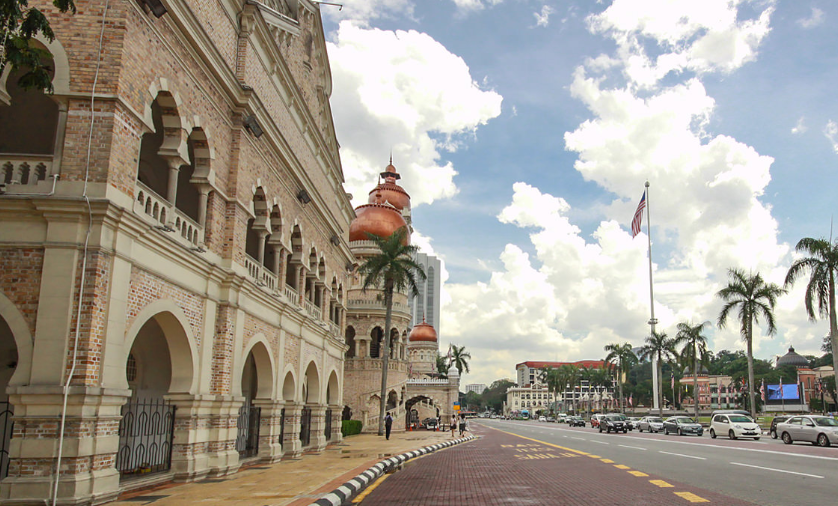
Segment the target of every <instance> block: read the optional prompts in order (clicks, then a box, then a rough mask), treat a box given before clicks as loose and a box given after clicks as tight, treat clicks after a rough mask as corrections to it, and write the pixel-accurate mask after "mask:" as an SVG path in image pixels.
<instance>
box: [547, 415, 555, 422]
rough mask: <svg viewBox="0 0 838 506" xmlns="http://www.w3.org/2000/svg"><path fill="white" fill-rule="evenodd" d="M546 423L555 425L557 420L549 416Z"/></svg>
mask: <svg viewBox="0 0 838 506" xmlns="http://www.w3.org/2000/svg"><path fill="white" fill-rule="evenodd" d="M546 421H548V422H553V423H555V422H556V419H555V418H553V417H552V416H548V417H547V420H546Z"/></svg>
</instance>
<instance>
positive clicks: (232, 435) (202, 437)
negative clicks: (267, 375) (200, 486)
mask: <svg viewBox="0 0 838 506" xmlns="http://www.w3.org/2000/svg"><path fill="white" fill-rule="evenodd" d="M165 397H166V399H167V400H168V401H170V402H172V403H173V404H174V405H175V406H176V407H177V410H176V411H175V437H174V443H173V445H172V471H174V473H175V480H176V481H195V480H200V479H202V478H204V477H206V476H207V475H210V476H224V475H227V474H231V473H234V472H236V471H237V470H238V469H239V454H238V452H237V451H236V448H235V445H236V432H237V425H236V420H237V418H238V411H239V407H241V404H242V401H243V400H244V399H243V398H241V397H238V398H234V397H233V396H229V395H223V396H221V395H191V394H169V395H166V396H165Z"/></svg>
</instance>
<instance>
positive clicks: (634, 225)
mask: <svg viewBox="0 0 838 506" xmlns="http://www.w3.org/2000/svg"><path fill="white" fill-rule="evenodd" d="M647 186H648V185H647ZM645 208H646V191H643V196H642V197H640V203H639V204H637V211H635V212H634V219H633V220H631V236H632V237H635V236H636V235H637V234H639V233H640V225H641V224H642V222H643V209H645Z"/></svg>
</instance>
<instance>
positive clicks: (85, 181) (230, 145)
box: [0, 0, 456, 505]
mask: <svg viewBox="0 0 838 506" xmlns="http://www.w3.org/2000/svg"><path fill="white" fill-rule="evenodd" d="M30 5H34V6H37V7H38V8H41V9H43V11H44V12H45V13H46V14H47V16H48V18H49V19H50V22H51V24H52V27H53V29H54V31H55V34H56V39H55V41H54V42H52V43H48V42H46V41H44V40H41V41H40V42H38V44H41V45H42V46H43V47H45V48H46V49H48V50H49V52H50V53H51V54H52V61H50V62H48V64H49V66H50V68H51V69H52V73H53V79H52V83H53V86H54V93H52V94H49V95H47V94H44V93H42V92H37V91H28V92H25V91H23V90H21V89H20V88H19V87H18V85H17V80H18V77H19V74H16V73H10V72H9V68H6V69H0V70H3V71H2V73H0V184H2V185H3V186H2V187H0V431H2V436H3V437H2V441H0V478H2V482H0V501H2V502H3V503H8V504H40V505H42V504H44V503H45V501H46V500H48V499H51V497H52V494H53V488H52V487H53V485H54V483H55V479H56V476H57V475H58V476H59V477H60V479H59V481H58V487H57V499H58V503H59V504H95V503H102V502H106V501H109V500H112V499H114V498H115V497H116V496H117V494H119V493H120V492H123V491H126V490H131V489H133V488H137V487H141V486H149V485H151V484H154V483H158V482H165V481H172V480H176V481H192V480H200V479H203V478H206V477H209V476H219V475H225V474H229V473H233V472H236V471H237V470H238V469H239V468H240V467H241V466H242V464H243V463H246V462H254V461H258V462H267V463H271V462H275V461H278V460H279V459H281V458H287V457H299V456H301V455H302V453H303V451H304V450H313V451H317V450H321V449H323V448H324V447H325V446H326V445H327V444H330V443H333V442H337V441H339V440H340V438H341V433H340V420H341V417H342V414H343V413H344V412H350V411H351V412H353V413H354V415H353V416H355V417H356V418H358V419H361V417H365V418H366V421H367V422H368V423H372V422H375V421H376V420H372V419H370V418H369V417H370V416H371V415H370V414H369V413H366V412H365V411H369V405H370V403H372V402H374V401H375V400H376V399H374V398H370V397H369V396H374V395H376V394H374V393H373V392H375V391H376V390H377V387H378V385H379V384H380V360H376V355H375V349H376V346H377V343H378V342H380V335H381V332H378V334H376V333H375V332H376V330H375V329H376V328H377V327H375V325H373V323H374V322H375V321H376V318H378V319H380V321H382V322H383V314H384V313H383V308H381V307H380V303H377V302H376V300H375V297H374V294H373V293H372V292H373V291H368V292H367V293H359V291H358V290H357V287H358V283H359V280H358V277H357V276H355V275H354V274H353V273H354V272H355V267H356V266H357V265H358V262H359V260H360V259H362V258H363V256H364V254H368V253H369V252H370V250H369V248H368V247H367V244H365V241H364V240H355V236H354V235H351V233H350V226H352V227H356V226H357V227H359V228H358V230H361V229H363V228H364V227H363V226H361V225H360V224H361V223H366V222H367V221H366V220H367V218H371V217H372V216H373V214H370V210H371V209H376V210H377V212H386V213H390V214H392V215H394V216H398V215H400V213H399V212H397V211H392V209H395V207H394V206H398V205H400V203H401V201H399V202H398V203H397V202H396V201H395V200H394V199H389V200H388V199H385V200H379V199H377V198H376V199H374V200H373V201H371V203H370V204H368V205H369V206H372V208H367V206H362V207H363V208H362V209H359V211H358V218H357V219H356V212H355V211H354V210H353V209H352V206H351V204H350V201H349V197H348V196H347V194H346V193H345V191H344V189H343V181H344V178H343V172H342V168H341V164H340V156H339V152H338V142H337V140H336V138H335V132H334V127H333V123H332V114H331V109H330V106H329V96H330V94H331V92H332V80H331V74H330V70H329V62H328V56H327V54H326V46H325V42H324V34H323V27H322V22H321V17H320V11H319V6H318V5H317V4H315V3H313V2H311V1H309V0H262V1H254V0H212V1H207V0H109V1H108V2H105V1H102V0H76V5H77V7H78V13H77V14H75V15H69V14H67V15H62V14H59V13H57V12H56V11H55V9H54V8H53V7H52V5H51V2H50V1H48V0H34V1H30ZM393 172H395V170H393ZM387 184H389V183H385V187H386V185H387ZM381 191H382V195H384V194H385V193H387V192H388V191H390V190H388V188H382V189H381ZM393 191H395V190H393ZM387 195H390V194H389V193H387ZM405 195H406V194H405ZM373 197H375V195H374V196H373ZM388 202H389V204H388ZM399 209H401V210H402V211H403V210H404V206H402V207H400V208H399ZM394 219H395V218H394ZM353 220H354V221H353ZM396 221H398V220H396ZM352 230H353V233H354V231H355V230H356V229H355V228H353V229H352ZM369 230H382V229H369ZM387 230H390V229H387ZM405 302H406V301H405V299H404V297H401V296H400V298H399V300H398V303H399V304H400V306H398V309H397V318H396V319H395V320H394V322H395V328H394V330H395V332H392V333H388V335H392V339H393V340H394V342H396V341H397V342H398V345H397V346H396V347H395V348H394V353H395V354H397V356H398V357H399V358H398V359H396V360H394V361H393V362H391V367H392V368H393V369H394V371H393V373H392V374H391V378H392V381H391V385H392V389H391V390H390V393H388V402H390V401H392V402H391V404H392V405H393V406H394V411H398V413H399V415H400V416H402V417H404V416H405V415H404V413H405V412H406V411H409V409H410V408H412V407H413V406H419V407H424V408H426V409H427V408H430V407H433V406H438V407H443V411H444V412H445V411H448V410H450V404H451V397H450V396H448V394H447V393H448V392H450V391H451V390H452V388H450V387H449V386H448V385H449V382H448V381H445V382H444V384H443V381H444V380H439V379H436V378H431V377H429V376H426V377H424V378H419V376H421V375H420V374H419V373H418V372H417V371H418V369H417V368H412V367H411V365H410V363H409V360H408V359H407V357H408V356H411V353H418V352H419V351H418V350H419V349H420V348H421V349H422V350H424V351H423V352H429V351H430V349H431V348H432V349H433V350H434V351H435V349H436V342H435V340H428V339H430V338H429V337H428V336H430V335H431V333H430V331H433V329H430V331H428V330H427V329H425V330H424V331H422V332H425V334H421V332H420V334H421V335H424V336H425V337H424V338H417V339H414V340H412V341H407V336H408V328H407V322H408V319H407V314H406V313H405V309H404V308H403V307H402V305H404V303H405ZM348 320H349V321H351V322H352V325H350V327H351V328H352V330H350V328H348V327H347V321H348ZM417 328H418V327H417ZM353 332H354V333H353ZM370 332H372V334H370ZM414 332H416V331H414ZM347 336H348V338H347ZM353 339H354V341H353ZM414 341H415V344H416V345H415V346H413V347H411V343H413V342H414ZM429 344H430V346H429ZM425 348H427V350H425ZM347 355H348V356H349V357H350V358H349V359H348V360H345V356H347ZM416 356H422V357H424V356H425V355H416ZM422 360H424V358H423V359H422ZM376 364H377V365H378V368H379V370H378V371H377V372H376V371H375V368H376ZM420 368H421V367H420ZM411 370H413V371H414V375H415V377H414V379H413V380H411V379H409V378H408V376H410V374H411ZM377 374H378V376H377ZM411 381H412V382H413V383H411ZM423 382H424V383H423ZM452 382H453V383H452V384H453V385H454V386H453V392H454V394H453V395H454V397H453V398H454V399H456V377H454V378H452ZM350 383H351V386H350ZM425 387H427V388H430V389H431V393H422V392H416V391H414V390H415V389H417V388H425ZM434 389H435V390H434ZM446 389H447V390H446ZM433 391H436V392H437V393H433ZM345 392H351V395H350V394H345ZM443 392H446V395H443ZM391 395H392V398H391ZM344 399H346V400H345V401H344ZM414 409H415V408H414ZM12 413H13V415H12ZM376 416H377V415H376ZM402 427H403V425H402ZM62 429H63V431H62ZM62 434H63V436H64V437H61V435H62ZM56 470H60V473H57V472H56Z"/></svg>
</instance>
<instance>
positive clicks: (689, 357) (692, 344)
mask: <svg viewBox="0 0 838 506" xmlns="http://www.w3.org/2000/svg"><path fill="white" fill-rule="evenodd" d="M711 325H712V323H710V322H704V323H700V324H698V325H693V324H691V323H686V322H681V323H679V324H678V327H677V329H678V333H677V334H675V343H676V344H681V345H683V346H684V347H683V348H681V356H680V358H681V363H682V364H683V365H689V368H690V369H692V373H693V399H694V400H695V419H696V420H698V372H699V370H700V369H699V364H701V365H707V362H708V358H709V353H708V351H707V338H706V337H704V335H703V334H702V332H704V329H706V328H707V327H709V326H711Z"/></svg>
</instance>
